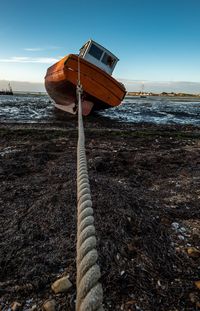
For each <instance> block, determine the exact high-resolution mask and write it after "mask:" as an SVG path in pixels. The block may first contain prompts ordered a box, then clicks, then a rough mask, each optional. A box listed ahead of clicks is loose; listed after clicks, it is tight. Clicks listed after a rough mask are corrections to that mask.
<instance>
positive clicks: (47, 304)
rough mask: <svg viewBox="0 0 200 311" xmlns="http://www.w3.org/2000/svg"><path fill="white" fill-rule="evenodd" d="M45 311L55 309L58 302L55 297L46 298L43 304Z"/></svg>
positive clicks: (53, 310)
mask: <svg viewBox="0 0 200 311" xmlns="http://www.w3.org/2000/svg"><path fill="white" fill-rule="evenodd" d="M42 309H43V310H44V311H55V309H56V302H55V300H54V299H51V300H46V301H45V302H44V304H43V306H42Z"/></svg>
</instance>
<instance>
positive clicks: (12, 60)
mask: <svg viewBox="0 0 200 311" xmlns="http://www.w3.org/2000/svg"><path fill="white" fill-rule="evenodd" d="M57 61H59V59H58V58H51V57H24V56H14V57H10V58H0V63H40V64H52V63H55V62H57Z"/></svg>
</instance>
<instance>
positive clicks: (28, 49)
mask: <svg viewBox="0 0 200 311" xmlns="http://www.w3.org/2000/svg"><path fill="white" fill-rule="evenodd" d="M60 48H61V47H60V46H54V45H51V46H46V47H30V48H25V49H24V51H28V52H38V51H46V50H59V49H60Z"/></svg>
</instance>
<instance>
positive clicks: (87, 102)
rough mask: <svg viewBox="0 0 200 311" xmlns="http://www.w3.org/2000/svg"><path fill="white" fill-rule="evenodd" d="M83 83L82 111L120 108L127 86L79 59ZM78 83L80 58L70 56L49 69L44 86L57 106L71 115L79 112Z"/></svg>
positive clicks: (84, 112)
mask: <svg viewBox="0 0 200 311" xmlns="http://www.w3.org/2000/svg"><path fill="white" fill-rule="evenodd" d="M79 65H80V82H81V85H82V87H83V96H82V111H83V115H88V114H89V113H90V112H91V111H95V110H101V109H107V108H110V107H115V106H118V105H119V104H120V103H121V101H122V100H123V98H124V96H125V94H126V90H125V88H124V86H123V85H122V84H121V83H119V82H118V81H117V80H115V79H114V78H113V77H112V76H110V75H109V74H107V73H106V72H104V71H103V70H102V69H100V68H98V67H96V66H95V65H93V64H91V63H89V62H88V61H86V60H84V59H82V58H79ZM77 81H78V56H77V55H74V54H70V55H68V56H66V57H64V58H63V59H61V60H60V61H59V62H58V63H56V64H54V65H53V66H51V67H50V68H49V69H48V70H47V74H46V77H45V87H46V90H47V92H48V94H49V96H50V97H51V98H52V99H53V100H54V103H55V106H56V107H57V108H59V109H62V110H64V111H68V112H70V113H74V114H75V113H76V112H77V105H76V102H77V100H76V85H77Z"/></svg>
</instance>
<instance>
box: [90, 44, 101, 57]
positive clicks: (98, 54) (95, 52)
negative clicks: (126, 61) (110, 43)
mask: <svg viewBox="0 0 200 311" xmlns="http://www.w3.org/2000/svg"><path fill="white" fill-rule="evenodd" d="M88 53H89V54H90V55H92V56H93V57H95V58H96V59H99V60H100V58H101V56H102V54H103V51H102V50H101V49H100V48H98V46H96V45H94V44H92V45H91V47H90V50H89V52H88Z"/></svg>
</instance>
